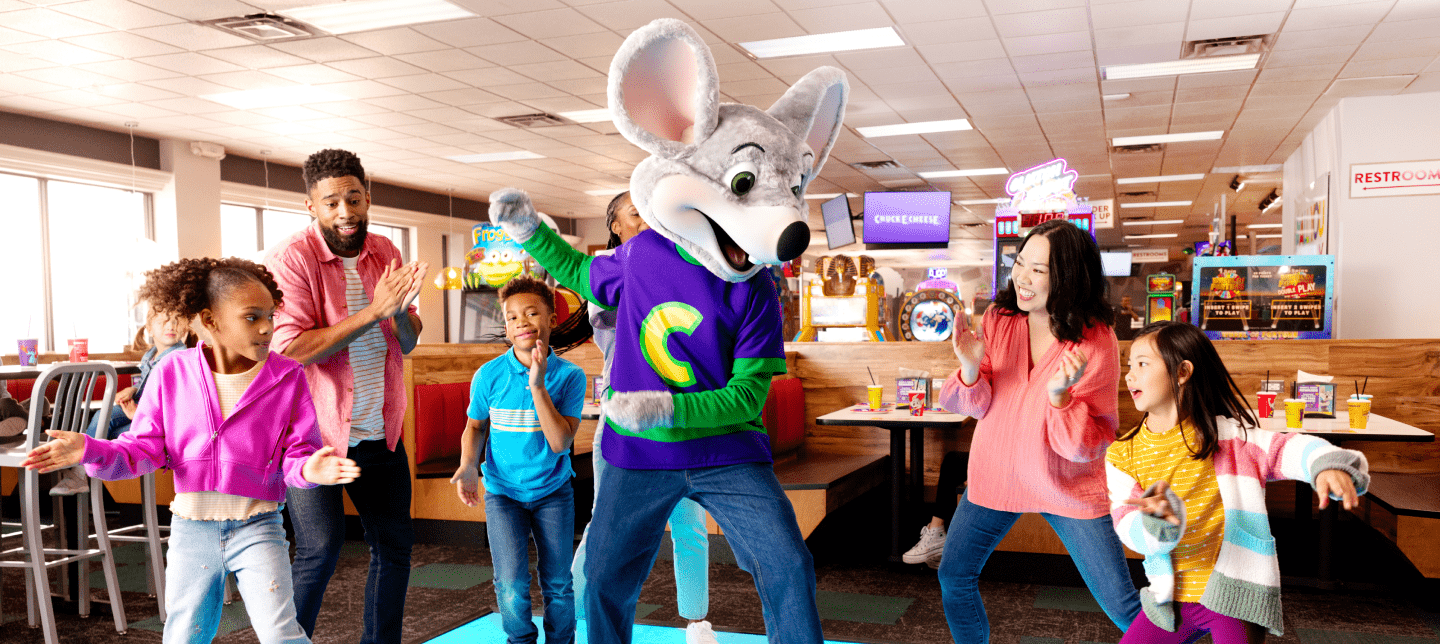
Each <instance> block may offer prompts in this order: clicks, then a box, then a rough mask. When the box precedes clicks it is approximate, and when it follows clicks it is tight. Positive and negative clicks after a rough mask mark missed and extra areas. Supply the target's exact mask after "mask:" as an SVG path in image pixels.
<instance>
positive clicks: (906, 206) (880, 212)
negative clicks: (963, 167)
mask: <svg viewBox="0 0 1440 644" xmlns="http://www.w3.org/2000/svg"><path fill="white" fill-rule="evenodd" d="M864 218H865V247H866V248H867V249H871V250H879V249H885V248H945V247H947V246H949V245H950V193H949V192H867V193H865V213H864Z"/></svg>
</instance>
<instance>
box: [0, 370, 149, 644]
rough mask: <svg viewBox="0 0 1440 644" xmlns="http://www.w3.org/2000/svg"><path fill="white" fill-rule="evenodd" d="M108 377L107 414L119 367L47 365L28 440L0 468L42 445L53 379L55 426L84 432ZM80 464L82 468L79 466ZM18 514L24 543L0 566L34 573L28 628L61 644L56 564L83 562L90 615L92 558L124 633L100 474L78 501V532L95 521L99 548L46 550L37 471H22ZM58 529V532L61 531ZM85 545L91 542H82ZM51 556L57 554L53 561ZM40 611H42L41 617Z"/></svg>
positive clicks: (2, 556) (28, 582)
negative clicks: (53, 582)
mask: <svg viewBox="0 0 1440 644" xmlns="http://www.w3.org/2000/svg"><path fill="white" fill-rule="evenodd" d="M101 377H103V378H104V379H105V394H104V397H103V398H102V399H101V400H102V404H101V406H100V412H101V413H104V414H105V416H104V417H108V416H109V413H110V406H111V405H112V404H113V403H114V401H115V384H116V374H115V368H114V367H112V366H110V365H108V364H104V363H97V362H79V363H56V364H53V365H51V366H49V367H46V368H45V370H44V371H41V372H40V377H39V378H36V380H35V387H34V389H32V390H31V395H30V396H31V400H32V401H36V402H35V403H32V404H31V405H30V423H29V426H28V427H26V430H25V431H26V434H25V440H24V441H23V442H21V443H19V444H17V445H14V446H10V447H4V448H0V467H17V468H18V467H20V463H22V462H24V460H25V455H26V454H28V453H30V451H31V450H33V449H35V448H36V447H38V446H39V445H40V439H41V437H42V436H44V435H45V434H44V429H45V428H44V422H43V415H44V412H43V407H44V405H42V404H38V401H40V400H42V399H43V398H44V396H45V390H46V388H47V387H48V386H49V385H50V383H51V382H54V381H58V383H57V384H58V387H57V390H56V393H55V401H54V404H53V405H52V409H53V413H52V417H51V429H58V430H64V431H72V432H84V431H85V426H86V424H87V421H88V420H89V409H88V401H89V399H90V398H91V397H92V395H93V394H94V392H95V386H96V384H98V383H97V381H98V380H99V379H100V378H101ZM77 467H78V466H77ZM18 492H19V494H20V495H21V496H20V516H21V531H22V533H23V534H22V539H23V541H24V545H22V546H20V547H17V548H11V549H9V550H6V551H4V552H0V567H4V568H22V569H25V570H28V571H30V575H27V576H26V577H25V591H26V595H27V601H26V605H27V607H28V609H29V610H28V611H27V612H28V613H29V623H30V627H31V628H34V627H35V626H36V621H37V617H38V621H39V622H40V626H42V627H43V628H44V634H45V642H46V643H47V644H59V636H58V635H57V634H56V631H55V608H54V605H53V604H52V603H51V598H50V580H49V575H48V572H47V571H48V570H49V569H50V568H54V567H57V566H64V565H67V564H71V563H76V562H79V565H80V587H79V588H77V589H75V592H76V593H77V594H78V595H79V597H78V599H79V608H80V615H81V616H82V617H88V616H89V615H90V587H89V586H90V583H89V567H90V566H89V560H90V559H95V558H99V559H100V563H101V567H102V568H103V569H104V572H105V585H106V588H107V589H108V591H109V594H110V612H111V614H112V615H113V616H114V618H115V631H116V632H118V633H121V634H124V633H125V630H126V622H125V606H124V603H123V601H122V600H121V597H120V580H119V578H118V577H116V575H115V557H114V553H113V551H112V550H111V548H110V535H109V531H108V530H107V528H106V527H105V504H104V494H103V491H102V489H101V483H100V481H99V480H98V479H96V478H93V477H92V478H91V479H90V491H89V492H88V493H87V494H82V495H81V496H82V498H81V499H80V500H79V505H80V512H79V517H78V519H79V522H80V525H79V527H80V534H81V535H84V534H86V533H87V532H88V531H89V529H88V525H87V524H88V521H89V520H91V519H93V520H94V522H95V526H96V532H95V533H96V542H97V545H98V546H99V547H98V548H95V549H88V548H83V547H82V548H76V549H70V548H64V547H59V548H46V547H45V544H44V543H43V541H42V539H41V531H42V530H43V529H45V527H46V526H44V525H42V524H41V523H40V495H41V494H44V491H43V490H41V489H40V476H39V473H38V472H36V471H34V470H28V469H22V470H21V473H20V487H19V489H18ZM86 500H88V501H89V502H90V517H88V518H87V517H86V515H85V511H84V502H85V501H86ZM57 532H58V531H57ZM56 536H57V540H60V539H63V538H64V537H63V535H59V534H57V535H56ZM80 545H81V546H84V545H88V544H80ZM51 557H58V558H54V559H52V558H51ZM37 613H38V615H37Z"/></svg>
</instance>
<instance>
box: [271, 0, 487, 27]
mask: <svg viewBox="0 0 1440 644" xmlns="http://www.w3.org/2000/svg"><path fill="white" fill-rule="evenodd" d="M279 13H281V14H284V15H286V16H289V17H291V18H294V19H296V20H299V21H300V22H304V23H307V24H310V25H313V26H315V27H316V28H318V29H320V30H321V31H326V32H329V33H332V34H348V33H353V32H356V31H370V30H372V29H385V28H387V27H400V26H403V25H415V24H420V23H423V22H440V21H442V20H456V19H459V18H475V17H477V16H476V14H474V13H472V12H470V11H467V10H465V9H462V8H460V7H457V6H455V5H453V4H450V3H449V2H445V0H355V1H354V2H337V3H335V4H322V5H315V6H311V7H296V8H294V9H283V10H281V11H280V12H279Z"/></svg>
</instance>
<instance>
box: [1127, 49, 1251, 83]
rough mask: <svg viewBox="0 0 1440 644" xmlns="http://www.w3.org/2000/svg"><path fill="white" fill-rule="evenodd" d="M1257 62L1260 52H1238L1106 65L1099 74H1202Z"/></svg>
mask: <svg viewBox="0 0 1440 644" xmlns="http://www.w3.org/2000/svg"><path fill="white" fill-rule="evenodd" d="M1259 62H1260V54H1240V55H1239V56H1216V57H1214V58H1194V59H1190V60H1168V61H1165V62H1163V63H1139V64H1135V65H1106V66H1105V67H1104V68H1103V71H1102V72H1101V75H1102V76H1103V77H1104V79H1105V80H1120V79H1123V78H1150V77H1152V76H1175V75H1178V74H1203V73H1206V72H1233V71H1236V70H1240V69H1255V65H1256V64H1257V63H1259Z"/></svg>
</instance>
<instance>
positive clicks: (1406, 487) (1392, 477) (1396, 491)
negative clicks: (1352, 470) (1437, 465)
mask: <svg viewBox="0 0 1440 644" xmlns="http://www.w3.org/2000/svg"><path fill="white" fill-rule="evenodd" d="M1360 499H1361V503H1360V507H1359V508H1357V509H1356V511H1355V514H1356V515H1358V516H1359V517H1360V518H1361V519H1363V520H1364V521H1365V522H1366V523H1368V524H1370V526H1371V527H1372V528H1374V529H1375V530H1376V531H1377V532H1379V533H1380V534H1382V535H1384V536H1385V538H1387V539H1389V540H1390V541H1392V542H1394V543H1395V546H1396V547H1397V548H1399V549H1400V552H1402V553H1404V555H1405V557H1406V558H1407V559H1409V560H1410V563H1411V564H1413V565H1414V566H1415V569H1416V570H1418V571H1419V572H1420V574H1422V575H1424V576H1425V577H1427V578H1429V579H1440V536H1437V535H1440V473H1433V472H1432V473H1403V472H1375V471H1373V470H1372V471H1371V473H1370V489H1369V491H1368V492H1366V494H1365V496H1363V497H1360Z"/></svg>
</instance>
